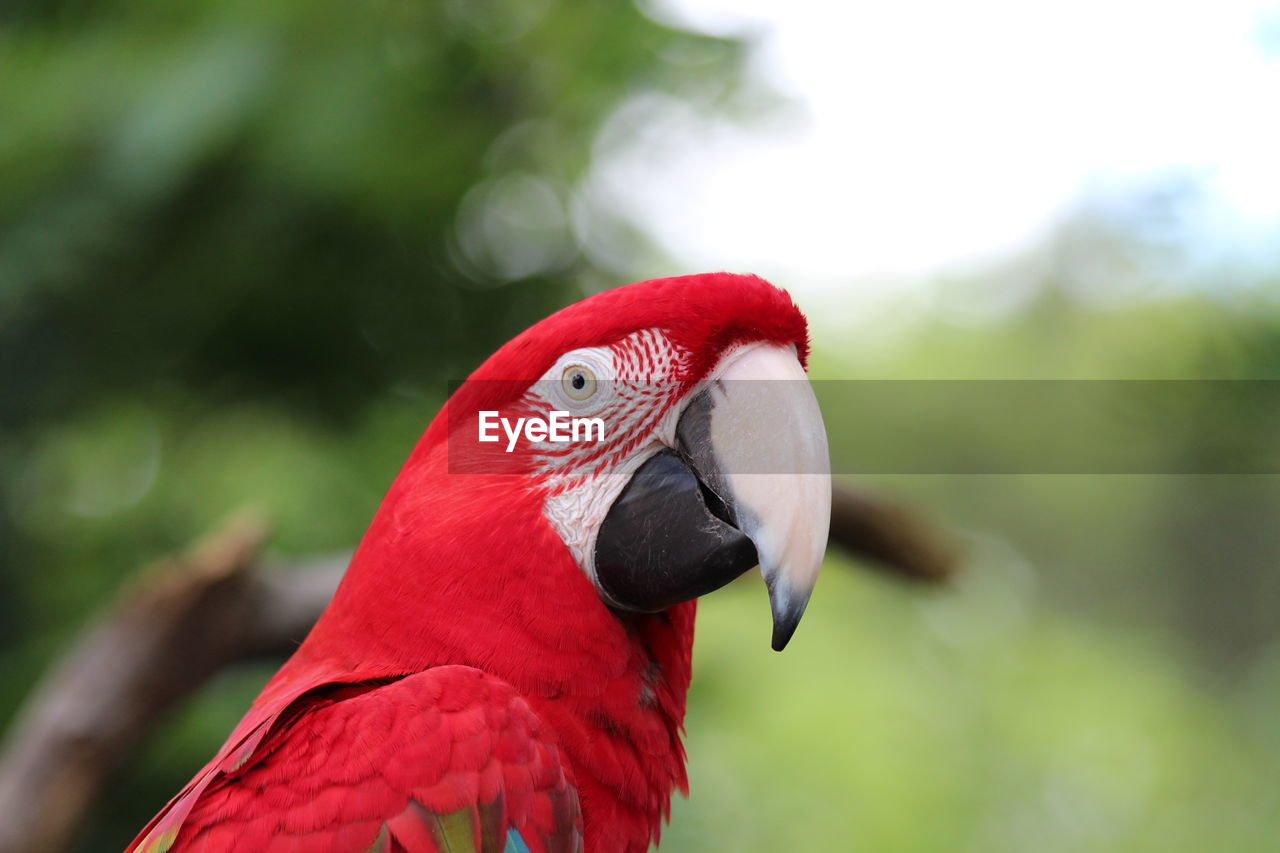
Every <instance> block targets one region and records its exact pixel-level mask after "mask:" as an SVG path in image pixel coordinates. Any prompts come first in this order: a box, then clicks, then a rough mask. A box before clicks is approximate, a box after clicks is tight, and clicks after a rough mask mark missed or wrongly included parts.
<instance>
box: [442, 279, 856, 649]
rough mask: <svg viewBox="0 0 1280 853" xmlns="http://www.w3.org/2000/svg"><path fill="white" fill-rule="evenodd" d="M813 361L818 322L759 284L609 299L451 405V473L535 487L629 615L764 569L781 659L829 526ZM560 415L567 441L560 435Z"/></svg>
mask: <svg viewBox="0 0 1280 853" xmlns="http://www.w3.org/2000/svg"><path fill="white" fill-rule="evenodd" d="M807 354H808V341H807V331H806V324H805V320H804V317H803V315H802V314H801V313H800V312H799V310H798V309H797V308H796V307H795V305H794V304H793V303H792V301H791V299H790V297H788V296H787V294H786V293H785V292H783V291H781V290H779V289H778V288H776V287H774V286H773V285H771V284H769V283H768V282H766V281H764V280H763V279H760V278H757V277H755V276H744V275H732V274H727V273H719V274H709V275H698V276H686V277H680V278H669V279H659V280H654V281H646V282H640V283H637V284H632V285H628V286H626V287H621V288H617V289H615V290H610V291H605V292H603V293H600V294H597V295H595V296H592V297H590V298H587V299H585V300H583V301H581V302H579V303H576V304H574V305H571V306H569V307H568V308H565V309H564V310H562V311H560V312H558V313H557V314H554V315H553V316H551V317H549V318H547V319H546V320H543V321H542V322H540V323H538V324H536V325H534V326H533V327H531V328H530V329H528V330H526V331H525V332H524V333H523V334H521V335H519V336H518V337H516V338H514V339H513V340H511V341H510V342H509V343H508V344H506V345H505V346H504V347H502V348H501V349H500V350H498V351H497V352H496V353H495V354H494V355H493V356H492V357H491V358H489V359H488V360H487V361H486V362H485V363H484V364H483V365H481V366H480V367H479V368H478V369H477V370H476V371H475V372H474V373H473V374H472V376H471V377H470V379H468V380H467V381H466V382H465V383H463V384H462V386H461V387H460V388H459V389H458V390H457V391H456V392H455V393H454V395H453V396H452V398H451V399H450V401H449V403H448V409H449V414H448V416H447V418H446V420H447V424H448V438H447V439H446V441H447V443H448V445H449V465H450V468H451V470H453V472H454V473H455V474H460V475H462V476H484V475H485V474H486V473H490V474H494V473H499V472H501V473H503V474H506V475H508V476H516V477H519V478H522V480H523V482H524V484H525V488H526V489H529V490H532V491H534V492H536V494H537V495H538V498H539V499H540V501H541V502H542V509H543V514H544V515H545V518H546V520H547V522H548V523H549V524H550V526H551V527H552V528H553V529H554V530H555V532H556V534H557V535H558V536H559V538H560V539H561V540H563V543H564V545H565V546H566V547H567V549H568V550H569V552H570V553H571V555H572V557H573V559H574V561H575V563H576V564H577V567H578V568H579V569H580V570H581V572H582V573H583V574H584V575H585V576H586V577H587V578H588V579H589V580H590V581H591V583H592V584H593V586H594V587H595V589H596V591H597V592H598V594H599V596H600V598H601V600H602V601H603V602H604V603H605V604H606V605H608V606H609V607H610V608H613V609H614V610H617V611H623V612H625V611H638V612H658V611H662V610H665V609H666V608H669V607H671V606H673V605H676V604H679V603H681V602H685V601H689V600H691V599H694V598H696V597H698V596H700V595H702V594H704V593H707V592H710V591H712V590H714V589H717V588H719V587H721V586H723V585H724V584H726V583H728V582H729V581H731V580H733V579H734V578H736V577H738V576H739V575H741V574H743V573H744V572H745V571H747V570H749V569H751V568H752V567H754V566H756V565H759V567H760V571H761V573H762V575H763V576H764V580H765V582H766V585H767V588H768V592H769V598H770V603H771V609H772V614H773V647H774V648H775V649H777V650H781V649H782V648H783V647H784V646H785V645H786V644H787V642H788V640H789V639H790V638H791V635H792V633H793V632H794V631H795V629H796V626H797V624H798V623H799V621H800V617H801V615H802V614H803V612H804V609H805V606H806V603H807V602H808V600H809V596H810V593H811V591H812V589H813V586H814V582H815V581H816V578H817V574H818V568H819V566H820V564H821V561H822V556H823V552H824V550H825V548H826V540H827V528H828V525H829V519H830V507H831V482H830V468H829V461H828V454H827V439H826V433H825V431H824V429H823V424H822V416H821V414H820V412H819V410H818V405H817V401H816V399H815V397H814V394H813V390H812V388H811V386H810V385H809V383H808V381H807V380H806V378H805V372H804V365H805V360H806V357H807ZM555 418H559V427H560V430H559V432H560V436H559V437H561V438H566V439H568V440H566V441H556V440H555V439H556V438H557V436H556V435H555V434H554V433H555V430H554V428H553V429H546V428H545V427H546V425H548V424H550V425H552V427H554V426H555V425H556V421H555V420H554V419H555ZM513 425H514V428H513ZM531 425H540V426H533V427H531ZM482 427H487V428H488V429H487V434H485V433H486V431H485V430H484V429H482ZM499 427H501V428H499ZM482 436H483V437H482ZM574 438H577V440H576V441H575V440H574Z"/></svg>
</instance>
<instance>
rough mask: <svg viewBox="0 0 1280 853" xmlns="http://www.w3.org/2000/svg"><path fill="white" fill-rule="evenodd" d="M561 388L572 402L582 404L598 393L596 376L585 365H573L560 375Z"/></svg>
mask: <svg viewBox="0 0 1280 853" xmlns="http://www.w3.org/2000/svg"><path fill="white" fill-rule="evenodd" d="M560 387H561V388H562V389H564V393H565V396H566V397H568V398H569V399H570V400H577V401H578V402H582V401H583V400H587V399H589V398H590V397H591V396H592V395H593V394H595V393H596V374H595V372H594V371H593V370H592V369H591V368H589V367H587V366H586V365H585V364H571V365H569V366H568V367H566V368H565V369H564V373H562V374H561V375H560Z"/></svg>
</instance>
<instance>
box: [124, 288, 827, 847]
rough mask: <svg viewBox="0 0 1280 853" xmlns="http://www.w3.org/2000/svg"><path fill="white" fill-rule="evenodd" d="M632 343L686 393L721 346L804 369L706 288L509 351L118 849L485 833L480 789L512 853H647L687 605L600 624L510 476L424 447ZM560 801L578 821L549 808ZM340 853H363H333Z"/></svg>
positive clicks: (523, 489)
mask: <svg viewBox="0 0 1280 853" xmlns="http://www.w3.org/2000/svg"><path fill="white" fill-rule="evenodd" d="M646 330H649V331H650V332H651V333H652V334H653V337H652V339H651V340H650V339H649V338H645V337H643V336H641V338H638V339H637V346H638V349H635V350H628V351H627V353H626V355H627V357H629V358H633V359H636V360H637V362H638V363H643V361H644V359H650V360H654V359H656V361H655V363H654V364H651V365H650V366H649V367H650V370H654V369H660V368H661V367H662V365H663V355H662V354H660V353H659V352H658V349H659V348H658V346H657V340H658V336H657V333H661V337H662V338H664V339H665V340H667V341H668V342H669V343H670V345H671V348H672V352H671V354H670V356H669V358H671V359H673V364H674V363H675V362H674V360H676V359H677V358H678V364H677V365H676V366H677V367H678V369H679V371H680V372H681V373H682V374H683V375H682V376H681V379H682V380H683V381H685V382H696V381H697V380H698V379H699V378H701V377H702V376H704V375H705V374H706V373H707V371H709V370H710V369H711V368H712V367H713V366H714V365H715V364H716V362H717V360H718V359H719V357H720V355H721V354H722V353H723V352H725V351H726V350H727V349H729V348H731V347H733V346H735V345H737V344H741V343H748V342H756V341H764V342H773V343H780V344H792V345H794V346H795V347H796V350H797V352H798V353H799V355H800V358H801V359H802V360H803V359H804V358H805V356H806V354H807V351H808V346H807V336H806V329H805V321H804V318H803V316H802V315H801V314H800V312H799V311H798V310H797V309H796V308H795V306H794V305H793V304H792V302H791V300H790V298H789V297H788V296H787V295H786V294H785V293H784V292H783V291H780V290H778V289H777V288H775V287H773V286H772V285H770V284H768V283H767V282H765V281H764V280H762V279H759V278H756V277H754V276H738V275H731V274H728V273H714V274H710V275H705V276H688V277H684V278H671V279H659V280H655V281H650V282H641V283H638V284H633V285H629V286H626V287H621V288H617V289H616V290H612V291H607V292H605V293H601V294H597V295H596V296H593V297H590V298H588V299H586V300H583V301H582V302H579V303H577V304H575V305H572V306H569V307H568V308H565V309H564V310H562V311H560V312H558V313H557V314H555V315H553V316H552V317H549V318H548V319H546V320H544V321H543V322H541V323H538V324H537V325H535V326H533V327H531V328H530V329H528V330H526V331H525V332H523V333H521V334H520V335H518V336H517V337H516V338H514V339H513V340H512V341H511V342H509V343H508V344H507V345H505V346H504V347H502V348H501V349H500V350H498V352H496V353H495V354H494V355H493V356H492V357H491V358H489V359H488V360H487V361H486V362H485V363H484V364H483V365H481V366H480V367H479V368H478V369H477V370H476V371H475V373H474V374H473V375H472V379H473V380H479V381H476V382H468V383H465V384H464V385H463V386H462V388H460V389H459V391H458V392H457V393H456V394H455V395H454V397H453V398H451V399H450V401H449V403H448V404H446V408H445V409H444V410H442V411H441V413H440V414H439V415H438V416H437V417H436V418H435V420H434V421H433V423H432V425H431V426H430V427H429V428H428V429H427V431H426V433H425V434H424V436H423V438H422V440H421V441H420V442H419V443H418V445H417V446H416V447H415V449H414V451H413V453H412V454H411V455H410V457H409V459H408V461H407V462H406V464H405V466H404V468H403V469H402V471H401V472H400V474H399V476H398V477H397V478H396V480H395V482H394V483H393V484H392V486H391V488H390V490H389V492H388V494H387V496H386V498H385V500H384V501H383V503H382V505H381V506H380V508H379V509H378V512H377V514H376V515H375V517H374V519H373V521H372V523H371V525H370V527H369V530H368V532H367V533H366V535H365V537H364V540H363V541H362V542H361V545H360V547H359V549H358V550H357V552H356V555H355V557H354V558H353V560H352V564H351V566H350V568H349V569H348V571H347V574H346V576H345V578H344V579H343V582H342V584H341V586H340V587H339V589H338V591H337V593H336V594H335V596H334V599H333V602H332V603H331V605H330V607H329V609H328V610H327V611H326V612H325V614H324V615H323V616H322V617H321V619H320V621H319V623H317V625H316V627H315V629H314V630H313V631H312V632H311V634H310V635H309V636H308V637H307V639H306V641H305V642H304V643H303V644H302V646H301V647H300V648H299V650H298V652H297V653H296V654H295V655H294V656H293V657H292V658H291V659H290V660H289V661H288V662H287V663H286V664H285V665H284V667H283V668H282V669H281V670H280V672H278V673H277V674H276V676H275V677H274V678H273V679H272V680H271V682H270V683H269V684H268V685H267V686H266V688H264V690H263V692H262V693H261V694H260V695H259V697H258V698H257V700H256V701H255V702H254V705H253V707H252V708H251V709H250V711H249V712H248V714H246V716H245V718H244V719H243V720H242V721H241V722H240V724H239V725H238V726H237V728H236V730H235V731H234V732H233V733H232V735H231V737H230V738H228V740H227V742H226V744H225V745H224V746H223V747H222V749H221V750H220V751H219V753H218V755H217V756H216V757H215V758H214V759H213V760H212V761H211V762H210V763H209V764H208V765H207V766H206V767H205V769H204V770H202V771H201V772H200V773H199V774H197V776H196V778H195V779H193V780H192V782H191V783H190V784H189V785H188V786H187V788H186V789H184V791H183V792H182V793H180V794H179V795H178V796H177V797H175V798H174V800H173V801H171V802H170V803H169V805H167V806H166V807H165V809H164V810H162V812H161V813H160V814H159V815H157V817H156V818H155V819H154V820H153V821H152V823H151V824H149V825H148V827H147V828H146V829H145V830H144V833H143V835H142V836H140V838H139V839H138V840H137V841H135V844H134V845H133V846H131V849H146V850H148V851H159V850H166V849H168V848H169V847H170V846H172V847H173V849H175V850H185V849H210V850H213V849H233V848H234V849H253V850H266V851H271V850H273V849H276V848H275V847H274V846H272V845H275V844H276V843H277V842H275V841H271V842H270V843H268V842H267V841H264V842H263V844H265V845H266V846H258V844H257V843H256V842H255V843H254V844H241V843H231V842H228V843H231V846H229V847H218V846H207V847H205V846H203V845H200V844H197V843H196V842H195V841H194V840H193V839H199V838H200V837H201V836H202V835H205V837H210V838H212V837H213V836H212V835H207V834H208V833H214V834H216V833H219V832H223V831H224V830H226V829H227V828H229V827H231V826H235V825H238V826H241V827H242V829H243V831H244V832H246V833H250V832H261V833H266V834H265V835H263V836H261V838H264V839H270V838H273V836H271V835H270V831H268V829H265V828H264V827H275V828H277V829H279V828H281V827H284V826H291V827H295V828H296V829H297V830H298V831H306V832H313V831H314V832H320V831H325V830H324V827H325V826H330V828H331V830H332V831H333V832H334V833H339V832H341V833H343V834H340V835H335V836H334V838H340V839H341V843H339V842H336V841H335V845H334V846H332V847H321V848H313V849H338V850H348V849H350V850H364V849H367V848H369V847H370V846H371V845H373V844H374V843H375V840H376V839H377V838H379V837H380V836H379V833H380V832H381V831H382V829H381V827H383V826H384V825H385V826H388V827H391V828H390V829H388V832H391V831H392V830H394V829H395V828H396V827H399V826H400V824H399V823H396V825H395V827H392V826H391V824H390V823H388V822H389V821H399V820H402V819H403V820H405V821H407V820H408V818H407V817H405V818H401V817H399V816H402V815H404V814H406V810H408V811H410V812H413V809H414V808H416V807H411V806H410V805H409V804H410V803H411V802H412V803H416V804H418V806H420V807H421V808H424V809H426V810H428V811H429V812H431V813H432V814H434V815H436V816H438V817H440V818H443V817H445V816H446V815H449V814H450V813H451V812H453V811H456V810H458V809H459V808H465V809H475V810H476V815H477V816H476V818H475V821H476V825H480V824H481V823H482V822H483V821H484V820H492V816H491V814H490V812H491V811H492V803H493V802H496V797H497V793H495V790H498V789H495V788H494V785H493V780H494V779H496V778H499V777H500V778H501V779H502V780H503V785H502V786H500V793H501V797H502V803H503V808H504V809H505V813H506V815H507V820H508V821H510V822H513V823H515V824H516V825H517V826H520V825H521V824H520V821H522V820H523V821H524V824H523V826H532V827H536V828H537V829H538V832H539V833H542V836H541V837H539V836H538V835H534V837H532V838H530V835H526V836H525V838H526V840H529V842H530V846H531V848H532V849H533V850H534V853H545V851H549V850H558V849H560V848H559V847H557V846H556V845H557V844H561V843H562V842H558V841H553V839H556V838H562V837H563V836H564V835H565V831H566V830H565V827H566V825H568V824H572V825H573V827H574V828H575V829H579V828H580V829H581V830H582V832H583V833H584V838H585V843H586V850H588V851H610V853H612V851H625V853H642V851H645V850H646V849H648V847H649V845H650V843H651V842H652V841H654V840H656V838H657V837H658V833H659V829H660V826H661V823H662V821H663V820H664V819H665V818H666V817H667V815H668V812H669V803H670V795H671V792H672V791H673V790H680V791H687V781H686V775H685V768H684V749H683V747H682V745H681V743H680V732H681V727H682V722H683V718H684V709H685V693H686V690H687V689H688V686H689V680H690V676H691V648H692V636H693V618H694V610H695V605H694V603H693V602H687V603H685V604H680V605H676V606H674V607H672V608H670V609H668V610H667V611H664V612H662V613H658V614H653V615H643V614H626V615H621V614H618V613H615V612H614V611H611V610H610V609H608V608H607V607H606V606H605V605H604V604H603V603H602V602H601V600H600V596H599V594H598V593H597V591H596V590H595V588H594V587H593V586H592V584H591V582H590V581H589V580H588V579H587V577H586V576H585V575H584V574H583V572H582V571H581V568H580V567H579V566H578V565H577V564H576V563H575V562H574V560H573V558H572V557H571V556H570V553H569V551H568V549H567V548H566V546H565V544H564V542H563V540H562V539H560V538H559V536H558V534H557V533H556V532H555V530H554V529H553V528H552V527H551V525H550V523H549V522H548V520H547V518H546V517H545V515H544V513H543V501H544V499H545V493H540V492H542V491H543V490H541V489H538V488H530V479H529V478H528V477H526V476H520V475H451V474H450V473H449V467H448V455H447V447H446V443H447V438H448V432H449V428H448V411H449V410H450V409H451V408H462V409H464V410H466V411H470V412H475V411H478V410H480V409H503V408H506V407H508V406H510V405H512V404H513V403H514V402H515V401H517V400H519V399H520V397H521V395H523V394H524V392H525V391H526V390H527V389H528V387H529V384H530V381H531V380H533V379H537V378H538V377H539V376H541V375H543V374H544V373H545V372H546V371H547V370H548V369H550V367H551V365H553V364H554V363H555V361H556V360H557V358H559V356H560V355H562V354H563V353H565V352H568V351H570V350H573V349H576V348H582V347H602V346H610V345H613V344H617V343H618V342H620V341H622V340H624V339H626V338H627V337H628V336H630V335H634V334H636V333H638V332H645V331H646ZM646 341H647V342H648V343H647V344H646ZM384 680H385V683H383V682H384ZM370 684H377V685H378V686H376V687H372V688H371V687H370V686H369V685H370ZM351 685H357V687H355V688H354V690H353V689H352V688H351V687H350V686H351ZM468 685H469V686H468ZM348 691H349V692H348ZM468 691H470V692H468ZM455 696H471V697H472V698H471V699H469V700H467V701H458V700H455V698H454V697H455ZM446 706H448V708H455V707H456V710H446ZM493 715H497V718H501V720H505V721H506V722H505V723H502V722H500V721H499V720H498V719H497V718H495V717H494V716H493ZM504 726H505V727H504ZM321 746H323V748H319V747H321ZM415 774H417V775H415ZM575 789H576V793H577V794H578V795H580V801H581V803H582V816H581V819H580V820H581V822H580V823H579V818H578V817H577V809H576V807H574V808H569V807H568V806H567V805H565V803H567V802H569V800H568V799H566V798H567V797H569V794H568V793H564V792H565V791H569V792H573V791H574V790H575ZM267 791H270V792H272V793H271V794H270V795H269V796H268V795H266V794H265V793H264V792H267ZM451 796H452V797H454V799H450V797H451ZM486 798H487V799H486ZM481 807H485V808H488V809H489V811H486V812H485V816H484V818H483V819H482V817H481V816H480V813H479V810H480V809H481ZM414 814H416V812H414ZM566 815H570V817H566ZM326 821H330V823H329V824H326ZM219 827H222V828H221V829H220V828H219ZM271 831H274V830H271ZM281 831H283V830H281ZM403 831H405V832H408V831H409V830H407V829H405V830H403ZM522 832H523V829H522ZM357 836H359V838H360V839H361V841H360V844H362V845H363V846H351V845H349V844H348V843H347V842H348V841H354V840H355V839H356V837H357ZM227 837H228V838H230V836H227ZM246 837H254V838H259V836H246ZM278 838H279V839H280V840H279V847H280V849H293V848H292V846H291V845H292V844H293V843H294V839H293V838H291V837H289V836H284V835H280V836H278ZM286 841H287V842H288V843H285V842H286ZM144 842H145V843H144ZM138 845H141V846H138Z"/></svg>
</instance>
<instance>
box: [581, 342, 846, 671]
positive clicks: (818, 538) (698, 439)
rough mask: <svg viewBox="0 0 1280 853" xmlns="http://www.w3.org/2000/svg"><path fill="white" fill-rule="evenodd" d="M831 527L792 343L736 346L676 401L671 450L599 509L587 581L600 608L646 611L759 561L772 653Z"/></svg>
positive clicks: (822, 442) (820, 444) (809, 586)
mask: <svg viewBox="0 0 1280 853" xmlns="http://www.w3.org/2000/svg"><path fill="white" fill-rule="evenodd" d="M830 521H831V463H830V458H829V456H828V451H827V436H826V431H825V430H824V428H823V425H822V414H821V412H820V411H819V409H818V402H817V399H816V398H815V397H814V394H813V388H812V386H810V385H809V382H808V380H807V379H806V377H805V375H804V369H803V368H802V367H801V365H800V362H799V360H798V359H797V358H796V354H795V351H794V349H793V348H791V347H783V346H776V345H766V344H760V345H756V346H752V347H749V348H747V349H744V350H740V351H739V352H737V353H734V354H731V355H730V357H729V358H728V359H727V360H726V361H725V362H724V363H722V364H721V365H719V367H718V368H717V370H716V371H714V372H713V373H712V376H711V378H710V381H709V382H708V383H707V384H706V385H705V387H704V388H703V389H702V390H700V391H699V392H698V393H696V394H695V395H694V396H693V397H692V398H691V399H690V400H689V402H688V403H687V404H686V406H685V408H684V411H683V412H682V413H681V415H680V419H679V421H678V423H677V425H676V431H675V449H674V450H672V449H664V450H662V451H659V452H658V453H657V454H656V455H654V456H653V457H651V458H650V459H649V460H647V461H646V462H645V463H644V464H643V465H642V466H640V468H639V469H637V471H636V473H635V474H634V475H633V477H632V479H631V481H630V482H629V483H628V484H627V485H626V487H625V488H624V489H623V490H622V493H621V494H620V495H619V496H618V498H617V500H616V501H614V503H613V505H612V506H611V507H610V509H609V512H608V514H607V515H606V516H605V519H604V522H603V523H602V524H601V526H600V531H599V533H598V535H597V538H596V548H595V575H596V583H597V586H598V587H599V589H600V592H601V593H602V594H603V596H604V597H605V598H606V600H608V601H609V602H610V603H611V604H614V605H615V606H617V607H620V608H623V609H627V610H639V611H645V612H652V611H657V610H662V609H664V608H667V607H670V606H671V605H673V604H677V603H679V602H681V601H688V600H690V599H692V598H696V597H697V596H699V595H702V594H704V593H707V592H710V591H712V590H714V589H718V588H719V587H721V586H724V585H725V584H727V583H728V582H729V581H731V580H733V579H734V578H736V577H738V576H739V575H741V574H742V573H743V572H745V571H747V570H749V569H750V568H751V567H752V566H755V565H759V566H760V573H761V574H762V575H763V576H764V580H765V584H766V586H767V587H768V590H769V602H770V605H771V607H772V610H773V648H774V649H776V650H778V651H781V650H782V649H783V647H785V646H786V644H787V641H788V640H790V639H791V635H792V634H793V633H795V629H796V626H797V625H798V624H799V622H800V617H801V616H802V615H803V614H804V609H805V606H806V605H807V604H808V601H809V595H810V593H811V592H812V591H813V586H814V583H815V582H816V581H817V578H818V569H819V567H820V566H821V565H822V556H823V553H824V552H825V550H826V545H827V531H828V527H829V526H830Z"/></svg>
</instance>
